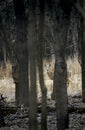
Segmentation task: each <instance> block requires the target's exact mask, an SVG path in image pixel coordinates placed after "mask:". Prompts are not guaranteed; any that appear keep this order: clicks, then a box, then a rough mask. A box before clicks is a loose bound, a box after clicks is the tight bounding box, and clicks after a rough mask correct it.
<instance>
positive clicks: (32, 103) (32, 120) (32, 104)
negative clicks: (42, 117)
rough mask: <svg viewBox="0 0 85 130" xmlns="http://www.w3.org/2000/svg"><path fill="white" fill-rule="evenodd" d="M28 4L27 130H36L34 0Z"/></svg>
mask: <svg viewBox="0 0 85 130" xmlns="http://www.w3.org/2000/svg"><path fill="white" fill-rule="evenodd" d="M28 3H29V17H28V50H29V76H30V81H29V82H30V86H29V129H30V130H37V129H38V124H37V87H36V41H37V36H36V13H35V12H36V0H31V1H29V2H28Z"/></svg>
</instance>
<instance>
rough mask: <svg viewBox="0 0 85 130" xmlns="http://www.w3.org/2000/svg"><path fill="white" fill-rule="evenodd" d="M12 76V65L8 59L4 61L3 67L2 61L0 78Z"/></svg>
mask: <svg viewBox="0 0 85 130" xmlns="http://www.w3.org/2000/svg"><path fill="white" fill-rule="evenodd" d="M5 77H6V78H10V77H12V65H11V63H10V62H9V61H7V62H6V65H5V67H3V63H1V65H0V79H4V78H5Z"/></svg>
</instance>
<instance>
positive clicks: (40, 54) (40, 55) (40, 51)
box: [37, 0, 47, 130]
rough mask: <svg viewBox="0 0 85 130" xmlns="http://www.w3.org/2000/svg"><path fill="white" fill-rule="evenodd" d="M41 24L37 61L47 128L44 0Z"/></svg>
mask: <svg viewBox="0 0 85 130" xmlns="http://www.w3.org/2000/svg"><path fill="white" fill-rule="evenodd" d="M39 2H40V6H39V11H40V14H39V26H38V28H39V29H38V42H37V50H38V51H37V52H38V53H37V61H38V72H39V82H40V88H41V93H42V115H41V130H47V103H46V96H47V90H46V87H45V83H44V75H43V42H44V39H43V34H44V11H45V9H44V7H45V2H44V0H39Z"/></svg>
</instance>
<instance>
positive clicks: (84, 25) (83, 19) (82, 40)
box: [77, 0, 85, 102]
mask: <svg viewBox="0 0 85 130" xmlns="http://www.w3.org/2000/svg"><path fill="white" fill-rule="evenodd" d="M77 9H78V11H79V13H80V30H79V44H80V46H81V54H80V55H81V67H82V100H83V102H85V79H84V78H85V58H84V57H85V0H81V1H80V0H79V1H78V5H77ZM79 53H80V52H79Z"/></svg>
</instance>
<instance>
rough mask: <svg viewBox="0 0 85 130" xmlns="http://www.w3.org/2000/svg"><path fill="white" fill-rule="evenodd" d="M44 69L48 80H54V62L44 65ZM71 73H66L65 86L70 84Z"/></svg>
mask: <svg viewBox="0 0 85 130" xmlns="http://www.w3.org/2000/svg"><path fill="white" fill-rule="evenodd" d="M45 67H46V72H47V75H48V77H49V79H50V80H53V78H54V67H55V62H54V61H49V62H48V63H46V64H45ZM71 74H72V73H71V71H68V72H67V84H68V85H69V83H72V80H71Z"/></svg>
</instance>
